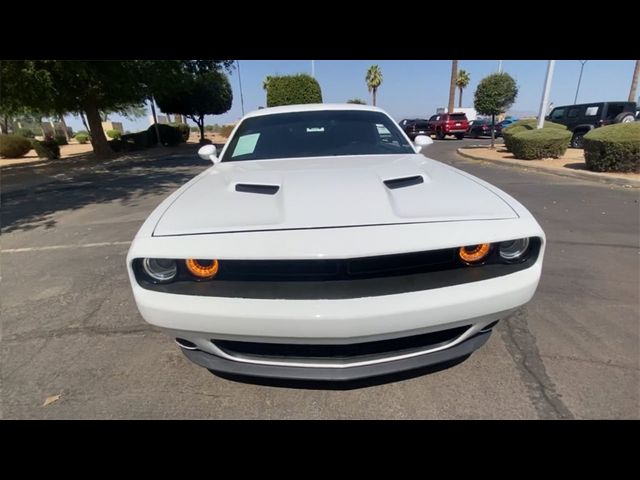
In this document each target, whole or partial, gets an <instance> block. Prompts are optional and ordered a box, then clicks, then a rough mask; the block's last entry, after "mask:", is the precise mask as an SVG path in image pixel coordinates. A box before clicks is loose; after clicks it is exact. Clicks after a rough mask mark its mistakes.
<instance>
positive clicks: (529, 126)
mask: <svg viewBox="0 0 640 480" xmlns="http://www.w3.org/2000/svg"><path fill="white" fill-rule="evenodd" d="M537 127H538V120H537V119H535V118H528V119H526V120H518V121H517V122H515V123H512V124H511V125H509V126H508V127H507V128H505V129H504V130H502V138H503V140H504V146H505V147H506V149H507V150H509V151H510V152H511V151H512V150H511V139H512V138H513V135H515V134H516V133H518V132H526V131H528V130H535V129H536V128H537ZM542 128H543V129H544V128H555V129H558V130H566V129H567V127H566V126H564V125H560V124H559V123H553V122H547V121H545V122H544V126H543V127H542Z"/></svg>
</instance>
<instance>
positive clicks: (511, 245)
mask: <svg viewBox="0 0 640 480" xmlns="http://www.w3.org/2000/svg"><path fill="white" fill-rule="evenodd" d="M498 250H499V252H500V258H501V259H502V260H504V261H506V262H509V263H512V262H518V261H520V260H523V259H524V257H525V255H526V253H527V252H528V250H529V239H528V238H519V239H517V240H509V241H507V242H502V243H500V247H499V249H498Z"/></svg>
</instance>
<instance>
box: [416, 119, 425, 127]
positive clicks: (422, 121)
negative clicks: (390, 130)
mask: <svg viewBox="0 0 640 480" xmlns="http://www.w3.org/2000/svg"><path fill="white" fill-rule="evenodd" d="M427 125H428V124H427V122H426V120H420V121H418V122H416V125H415V126H416V128H417V129H420V128H427Z"/></svg>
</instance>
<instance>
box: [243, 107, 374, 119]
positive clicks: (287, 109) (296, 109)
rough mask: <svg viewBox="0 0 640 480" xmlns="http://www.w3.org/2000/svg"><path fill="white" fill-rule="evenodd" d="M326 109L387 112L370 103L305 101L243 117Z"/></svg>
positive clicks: (266, 109) (250, 113)
mask: <svg viewBox="0 0 640 480" xmlns="http://www.w3.org/2000/svg"><path fill="white" fill-rule="evenodd" d="M327 110H360V111H366V112H381V113H384V114H387V112H385V111H384V110H382V109H381V108H378V107H372V106H370V105H358V104H356V103H307V104H303V105H283V106H280V107H269V108H261V109H260V110H254V111H253V112H249V113H247V114H246V115H245V116H244V118H251V117H261V116H263V115H273V114H277V113H292V112H319V111H327Z"/></svg>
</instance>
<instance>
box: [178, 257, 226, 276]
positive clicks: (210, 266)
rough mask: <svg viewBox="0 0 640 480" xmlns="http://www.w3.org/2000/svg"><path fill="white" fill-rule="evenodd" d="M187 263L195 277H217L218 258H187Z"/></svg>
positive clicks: (188, 268)
mask: <svg viewBox="0 0 640 480" xmlns="http://www.w3.org/2000/svg"><path fill="white" fill-rule="evenodd" d="M185 265H186V266H187V270H189V272H190V273H191V274H192V275H193V276H194V277H197V278H200V279H202V280H206V279H209V278H213V277H215V276H216V274H217V273H218V267H219V265H218V260H196V259H195V258H188V259H187V260H185Z"/></svg>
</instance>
